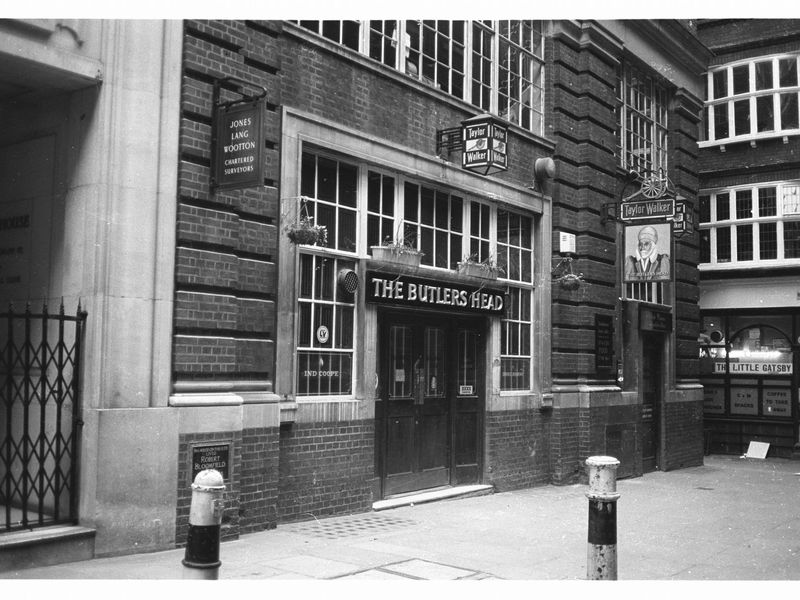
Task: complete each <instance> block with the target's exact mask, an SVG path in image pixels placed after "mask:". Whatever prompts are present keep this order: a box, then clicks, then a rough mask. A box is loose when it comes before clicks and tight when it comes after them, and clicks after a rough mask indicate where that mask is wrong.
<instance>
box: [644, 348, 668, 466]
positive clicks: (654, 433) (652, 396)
mask: <svg viewBox="0 0 800 600" xmlns="http://www.w3.org/2000/svg"><path fill="white" fill-rule="evenodd" d="M643 342H644V343H643V347H644V350H643V356H642V434H641V438H640V439H641V444H642V471H643V472H644V473H649V472H650V471H655V470H656V469H658V468H659V465H658V445H659V444H658V442H659V435H658V430H659V423H660V421H659V406H660V405H661V394H662V381H663V373H662V369H663V361H662V360H661V358H662V347H663V341H662V339H661V338H660V337H659V336H655V335H647V336H645V338H644V339H643Z"/></svg>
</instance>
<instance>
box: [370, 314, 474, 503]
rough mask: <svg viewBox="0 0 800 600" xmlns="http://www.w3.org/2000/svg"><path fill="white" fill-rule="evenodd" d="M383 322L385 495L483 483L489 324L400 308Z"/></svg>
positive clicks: (381, 390) (381, 403)
mask: <svg viewBox="0 0 800 600" xmlns="http://www.w3.org/2000/svg"><path fill="white" fill-rule="evenodd" d="M381 321H382V323H381V340H380V347H381V352H380V363H379V364H380V378H379V381H380V382H381V384H380V385H379V390H378V396H379V398H378V415H379V416H381V417H382V418H381V419H380V421H379V428H380V435H379V437H381V438H382V440H381V444H380V445H381V450H382V452H381V456H382V460H381V463H382V464H381V465H380V466H379V470H380V472H381V475H382V484H383V495H384V497H386V496H391V495H393V494H400V493H405V492H411V491H416V490H423V489H430V488H435V487H441V486H447V485H456V484H464V483H476V482H478V481H479V478H480V471H481V465H480V456H481V433H482V414H483V402H484V393H485V391H484V386H485V376H484V367H483V352H484V349H483V345H484V341H483V337H484V336H483V331H484V327H485V324H484V322H483V321H481V320H448V319H447V318H441V317H440V318H435V317H434V318H430V317H429V318H420V317H419V316H414V317H407V316H406V317H404V316H402V315H398V314H395V313H387V314H385V315H384V316H383V317H382V319H381Z"/></svg>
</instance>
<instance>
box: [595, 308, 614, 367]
mask: <svg viewBox="0 0 800 600" xmlns="http://www.w3.org/2000/svg"><path fill="white" fill-rule="evenodd" d="M594 368H595V371H596V372H598V373H600V372H602V373H606V372H611V371H613V368H614V318H613V317H611V316H610V315H595V316H594Z"/></svg>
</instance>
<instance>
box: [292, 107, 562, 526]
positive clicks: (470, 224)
mask: <svg viewBox="0 0 800 600" xmlns="http://www.w3.org/2000/svg"><path fill="white" fill-rule="evenodd" d="M284 141H285V148H284V150H285V152H286V155H287V156H296V157H298V161H297V162H292V161H288V160H287V161H285V163H284V165H283V167H282V169H283V170H282V176H283V181H282V189H283V190H285V194H286V196H285V197H283V198H282V199H281V214H282V219H283V222H284V226H283V228H282V229H283V232H284V233H285V234H286V235H282V236H281V239H280V240H279V257H280V258H279V261H278V272H279V277H278V278H279V282H280V287H281V291H282V292H281V294H280V295H279V297H278V319H277V322H278V333H277V348H276V392H277V393H278V394H279V395H280V397H281V402H280V413H281V449H280V451H281V459H280V461H281V469H284V465H287V467H285V473H284V471H282V472H281V480H280V483H279V485H280V486H281V489H280V490H279V497H278V503H279V508H278V511H279V518H283V519H284V520H286V519H288V518H292V511H294V510H300V509H299V508H297V509H296V508H295V507H296V506H303V509H302V510H303V511H305V512H308V511H309V507H310V508H314V507H318V508H319V509H320V510H322V511H325V510H332V509H337V510H338V507H337V506H336V504H337V503H339V504H341V502H343V501H345V500H346V501H347V502H348V503H350V504H348V506H350V505H352V506H353V509H355V508H363V507H364V506H365V505H366V506H368V505H369V503H370V502H375V501H377V500H380V499H384V498H387V497H390V496H394V495H398V494H405V493H410V492H414V491H419V490H427V489H431V488H440V487H445V486H459V485H467V484H476V483H491V481H487V473H489V472H491V470H492V469H490V468H489V465H488V464H487V463H488V461H489V458H487V457H488V456H490V455H492V452H493V450H492V448H493V447H494V446H492V444H493V442H492V440H498V442H494V444H495V445H496V444H498V443H500V444H503V443H507V441H506V440H504V439H503V437H502V436H499V435H498V432H497V431H495V429H496V428H497V427H498V426H499V425H497V424H495V425H492V424H490V423H489V422H490V421H492V422H493V423H494V422H495V421H496V422H497V423H499V422H500V419H501V418H503V416H504V415H508V418H513V419H518V418H519V417H518V416H517V411H518V410H519V407H520V406H523V405H524V403H527V404H533V402H534V398H538V397H540V396H541V387H542V386H541V377H542V371H541V370H540V369H539V368H538V366H537V362H536V361H537V359H538V360H543V357H544V356H545V351H544V350H543V348H544V343H543V341H542V340H543V336H542V335H541V331H542V330H544V329H546V327H547V326H546V324H544V323H543V322H542V321H541V318H542V316H544V315H546V314H548V313H547V312H546V311H545V310H543V308H542V307H543V306H544V305H545V304H546V303H547V300H548V299H547V298H546V297H545V295H544V290H543V289H542V288H541V287H540V286H537V285H536V284H535V282H536V280H537V279H536V275H535V274H536V273H540V272H541V269H542V261H543V258H542V257H543V256H546V252H544V251H543V244H544V243H545V242H546V241H547V236H545V235H543V234H542V232H543V230H544V228H545V227H549V222H548V221H547V220H546V219H545V218H543V214H542V213H543V209H544V207H545V206H546V204H545V198H544V197H543V196H542V195H540V194H538V193H536V192H533V191H531V190H530V189H527V188H524V187H522V186H516V185H513V184H509V183H507V182H502V181H500V180H495V179H492V178H488V177H485V176H480V175H476V174H474V173H471V172H467V171H465V170H463V169H460V168H459V167H458V166H456V165H445V164H443V163H442V161H441V160H439V159H437V158H435V157H431V158H422V157H421V156H420V155H419V154H417V153H415V152H413V151H411V150H409V149H405V148H401V147H400V148H398V147H394V146H390V145H389V144H388V143H385V142H382V141H380V140H376V139H375V138H366V137H365V136H363V135H361V134H359V133H356V132H354V131H352V130H348V129H345V128H343V127H341V126H337V125H335V124H333V123H326V122H324V121H320V120H319V119H318V118H310V117H308V116H307V115H304V114H302V113H299V112H295V111H290V110H288V109H287V110H286V112H285V115H284ZM548 218H549V217H548ZM301 222H304V223H305V224H306V226H307V228H310V226H311V225H310V224H311V223H313V226H314V227H324V229H325V231H324V236H325V241H324V243H319V242H318V241H317V242H314V241H309V240H310V238H309V239H308V240H306V239H300V238H299V237H298V236H297V235H295V234H294V233H292V235H289V233H290V232H289V227H290V226H291V227H295V226H299V225H300V223H301ZM287 224H288V225H287ZM318 233H319V232H318ZM537 315H538V316H539V320H537ZM537 332H538V333H539V335H538V336H537ZM490 415H491V418H490V417H489V416H490ZM304 432H313V436H314V439H313V440H312V443H311V444H302V443H300V439H301V438H302V437H303V436H304V435H309V436H310V435H312V433H308V434H306V433H304ZM295 440H297V442H296V445H295ZM537 443H540V444H545V443H546V442H545V440H544V439H542V440H540V441H538V442H537ZM504 451H505V450H504ZM495 455H497V452H496V451H495ZM498 460H499V459H495V461H498ZM356 464H357V465H358V466H357V467H356V466H355V465H356ZM367 464H368V466H367ZM497 464H498V465H499V466H500V467H502V466H504V465H506V464H510V463H508V461H507V460H506V459H504V460H503V461H502V462H498V463H497ZM288 465H296V467H293V470H290V469H289V466H288ZM494 469H496V470H499V467H498V466H494ZM495 472H496V471H495ZM488 477H489V479H491V476H488ZM503 477H504V478H505V477H507V478H509V480H511V479H510V477H511V476H510V475H506V474H505V472H503ZM517 485H521V484H517ZM343 499H345V500H343Z"/></svg>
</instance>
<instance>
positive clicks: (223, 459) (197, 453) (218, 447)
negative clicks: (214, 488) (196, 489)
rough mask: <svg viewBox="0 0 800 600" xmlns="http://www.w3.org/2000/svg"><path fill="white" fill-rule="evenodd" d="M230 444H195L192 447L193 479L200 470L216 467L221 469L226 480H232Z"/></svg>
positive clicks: (215, 468)
mask: <svg viewBox="0 0 800 600" xmlns="http://www.w3.org/2000/svg"><path fill="white" fill-rule="evenodd" d="M230 458H231V446H230V444H214V445H213V446H194V447H193V448H192V481H194V478H195V477H197V474H198V473H199V472H200V471H205V470H206V469H214V470H216V471H219V473H220V475H222V478H223V479H224V480H225V481H229V480H230Z"/></svg>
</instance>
